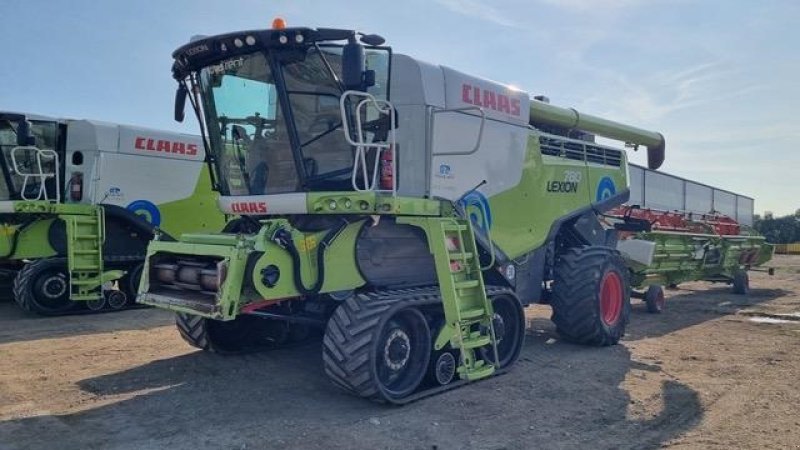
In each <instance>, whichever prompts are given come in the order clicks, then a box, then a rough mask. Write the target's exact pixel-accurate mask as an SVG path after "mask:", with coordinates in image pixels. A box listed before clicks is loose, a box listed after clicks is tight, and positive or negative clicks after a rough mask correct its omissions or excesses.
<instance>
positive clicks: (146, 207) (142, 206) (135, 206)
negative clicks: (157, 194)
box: [126, 200, 161, 227]
mask: <svg viewBox="0 0 800 450" xmlns="http://www.w3.org/2000/svg"><path fill="white" fill-rule="evenodd" d="M126 209H127V210H128V211H131V212H133V213H134V214H136V215H137V216H140V217H141V218H143V219H144V220H146V221H148V222H150V224H151V225H153V226H156V227H157V226H159V225H161V211H159V210H158V206H156V205H155V204H153V202H150V201H147V200H134V201H132V202H131V203H130V204H129V205H128V206H126Z"/></svg>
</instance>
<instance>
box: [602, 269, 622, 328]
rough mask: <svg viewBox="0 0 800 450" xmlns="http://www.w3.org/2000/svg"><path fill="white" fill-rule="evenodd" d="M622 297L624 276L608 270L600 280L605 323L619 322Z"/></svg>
mask: <svg viewBox="0 0 800 450" xmlns="http://www.w3.org/2000/svg"><path fill="white" fill-rule="evenodd" d="M622 297H623V293H622V278H621V277H620V276H619V274H617V273H616V272H607V273H606V274H605V275H604V276H603V279H602V281H600V318H601V320H602V321H603V323H604V324H606V325H608V326H614V325H616V324H617V322H618V321H619V317H620V316H621V315H622Z"/></svg>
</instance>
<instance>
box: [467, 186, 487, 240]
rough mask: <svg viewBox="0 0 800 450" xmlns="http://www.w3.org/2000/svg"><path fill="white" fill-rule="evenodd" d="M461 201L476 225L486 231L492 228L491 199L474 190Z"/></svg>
mask: <svg viewBox="0 0 800 450" xmlns="http://www.w3.org/2000/svg"><path fill="white" fill-rule="evenodd" d="M460 203H461V206H462V207H463V208H464V212H465V213H466V214H467V216H469V218H470V220H471V221H472V223H473V224H475V226H477V227H480V228H481V229H483V230H484V231H486V230H489V229H490V228H492V210H491V209H489V199H487V198H486V196H485V195H483V194H481V193H480V192H478V191H472V192H470V193H469V194H468V195H467V196H466V197H464V198H462V199H461V201H460Z"/></svg>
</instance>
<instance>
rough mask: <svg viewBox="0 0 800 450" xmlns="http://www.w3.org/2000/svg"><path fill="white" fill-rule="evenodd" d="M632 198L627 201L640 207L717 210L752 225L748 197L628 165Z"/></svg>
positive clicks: (750, 206)
mask: <svg viewBox="0 0 800 450" xmlns="http://www.w3.org/2000/svg"><path fill="white" fill-rule="evenodd" d="M630 188H631V199H630V200H629V201H628V204H631V205H639V206H641V207H643V208H653V209H664V210H679V211H689V212H693V213H698V214H706V213H709V212H711V211H717V212H720V213H722V214H725V215H727V216H730V217H733V218H734V219H736V221H738V222H739V223H740V224H742V225H753V213H754V204H753V199H752V198H751V197H747V196H744V195H739V194H735V193H733V192H730V191H726V190H724V189H717V188H715V187H713V186H708V185H706V184H703V183H698V182H696V181H692V180H687V179H686V178H681V177H676V176H675V175H670V174H667V173H664V172H657V171H654V170H650V169H647V168H645V167H642V166H638V165H636V164H630Z"/></svg>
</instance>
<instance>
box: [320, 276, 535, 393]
mask: <svg viewBox="0 0 800 450" xmlns="http://www.w3.org/2000/svg"><path fill="white" fill-rule="evenodd" d="M487 294H488V295H489V296H494V295H501V294H503V295H511V296H513V295H514V294H513V293H512V291H510V290H509V289H504V288H495V287H490V288H487ZM431 306H433V307H439V308H441V297H440V293H439V288H438V286H433V287H427V288H415V289H398V290H391V291H378V292H372V293H361V294H356V295H355V296H353V297H350V298H349V299H347V300H345V301H344V302H342V304H341V305H340V306H339V307H338V308H337V309H336V311H334V313H333V316H331V318H330V320H329V321H328V326H327V329H326V331H325V337H324V338H323V340H322V360H323V364H324V366H325V373H326V374H327V375H328V377H329V378H330V380H331V381H332V382H333V383H334V384H336V385H337V386H339V387H341V388H342V389H345V390H347V391H349V392H351V393H353V394H355V395H358V396H360V397H364V398H369V399H372V400H376V401H381V402H390V403H396V404H404V403H409V402H411V401H415V400H418V399H420V398H423V397H428V396H430V395H434V394H438V393H440V392H443V391H445V390H450V389H453V388H456V387H458V386H461V385H463V384H466V382H463V381H456V382H453V383H451V384H449V385H446V386H440V387H436V388H434V389H430V390H427V391H421V392H417V393H414V394H411V395H410V396H408V397H405V398H400V399H398V398H391V397H387V396H386V395H385V394H384V393H383V392H382V390H381V389H380V387H379V386H378V384H377V380H376V374H375V370H374V364H373V362H374V361H373V355H372V352H373V345H371V344H373V343H374V342H375V341H376V340H377V339H378V337H379V334H380V332H381V329H382V327H383V324H384V322H385V321H386V320H387V319H388V318H389V317H390V316H391V315H393V314H394V312H395V311H399V310H401V309H404V308H408V307H418V308H421V309H424V308H425V307H431ZM434 338H435V336H434ZM521 345H522V344H521V343H520V346H521ZM510 366H511V364H508V365H507V366H506V367H504V369H506V368H508V367H510ZM496 373H497V374H499V373H501V371H498V372H496Z"/></svg>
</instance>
